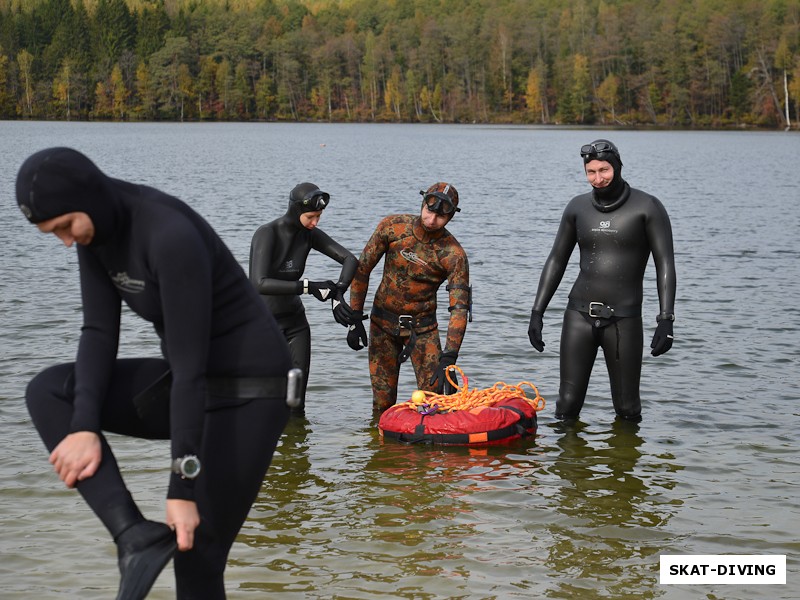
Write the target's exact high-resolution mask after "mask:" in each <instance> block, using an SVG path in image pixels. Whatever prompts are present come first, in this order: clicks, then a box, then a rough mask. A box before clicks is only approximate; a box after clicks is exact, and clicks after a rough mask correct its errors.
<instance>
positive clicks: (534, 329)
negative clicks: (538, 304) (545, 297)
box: [528, 310, 544, 352]
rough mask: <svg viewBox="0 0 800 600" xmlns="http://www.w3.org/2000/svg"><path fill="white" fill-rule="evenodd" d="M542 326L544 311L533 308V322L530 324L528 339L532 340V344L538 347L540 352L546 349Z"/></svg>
mask: <svg viewBox="0 0 800 600" xmlns="http://www.w3.org/2000/svg"><path fill="white" fill-rule="evenodd" d="M542 327H543V325H542V313H540V312H539V311H538V310H531V323H530V325H528V339H529V340H530V341H531V346H533V347H534V348H536V349H537V350H538V351H539V352H541V351H542V350H544V341H542Z"/></svg>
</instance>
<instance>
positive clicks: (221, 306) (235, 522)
mask: <svg viewBox="0 0 800 600" xmlns="http://www.w3.org/2000/svg"><path fill="white" fill-rule="evenodd" d="M16 194H17V202H18V204H19V206H20V209H21V210H22V212H23V213H24V214H25V216H26V217H27V218H28V219H29V220H30V221H31V222H32V223H35V224H36V225H37V226H38V228H39V229H40V230H41V231H42V232H45V233H54V234H55V235H56V236H58V237H59V238H60V239H61V240H62V241H63V242H64V244H65V245H66V246H72V245H73V243H77V244H78V250H77V252H78V263H79V266H80V282H81V295H82V301H83V328H82V330H81V336H80V343H79V346H78V353H77V358H76V359H75V362H74V363H68V364H62V365H58V366H54V367H50V368H48V369H46V370H44V371H42V372H41V373H40V374H39V375H37V376H36V377H35V378H34V379H33V380H32V381H31V382H30V384H29V385H28V389H27V392H26V399H27V404H28V409H29V411H30V414H31V417H32V419H33V423H34V425H35V426H36V428H37V429H38V431H39V434H40V435H41V437H42V439H43V440H44V443H45V445H46V446H47V448H48V450H50V452H51V454H50V462H51V463H52V464H53V466H54V469H55V470H56V472H57V473H58V475H59V477H60V478H61V479H62V480H63V481H64V483H65V484H66V485H67V486H68V487H75V488H77V489H78V491H79V492H80V493H81V495H82V496H83V498H84V499H85V500H86V502H87V503H88V504H89V506H90V507H91V508H92V510H93V511H94V512H95V513H96V514H97V516H98V517H99V518H100V520H101V521H102V523H103V524H104V525H105V526H106V528H107V529H108V531H109V533H110V534H111V536H112V537H113V539H114V541H115V542H116V544H117V553H118V558H119V568H120V574H121V579H120V586H119V592H118V596H117V598H118V599H126V600H132V599H138V598H144V597H145V596H146V595H147V592H148V591H149V589H150V588H151V586H152V584H153V582H154V581H155V579H156V577H157V576H158V574H159V572H160V571H161V570H162V569H163V567H164V565H165V564H166V563H167V562H168V561H169V560H170V558H172V556H173V554H174V558H175V579H176V583H177V597H178V598H180V599H203V600H216V599H220V598H224V597H225V588H224V581H223V574H224V570H225V563H226V561H227V557H228V553H229V551H230V548H231V545H232V544H233V542H234V539H235V537H236V535H237V533H238V532H239V529H240V528H241V526H242V523H243V522H244V520H245V518H246V517H247V514H248V511H249V510H250V507H251V505H252V503H253V501H254V500H255V498H256V496H257V494H258V491H259V489H260V487H261V483H262V481H263V478H264V475H265V473H266V471H267V468H268V466H269V464H270V461H271V459H272V455H273V452H274V450H275V447H276V444H277V441H278V438H279V437H280V435H281V432H282V431H283V428H284V427H285V425H286V423H287V420H288V418H289V409H288V407H287V405H286V374H287V371H288V370H289V369H291V360H290V356H289V350H288V348H287V345H286V342H285V340H284V338H283V336H282V335H281V332H280V330H279V329H278V326H277V324H276V322H275V320H274V319H273V317H272V315H271V314H270V313H269V311H268V310H267V309H266V308H265V307H264V304H263V302H261V301H260V300H259V298H258V294H256V293H255V291H254V290H253V288H252V286H251V285H250V282H249V281H248V280H247V277H246V276H245V274H244V272H243V271H242V269H241V267H240V266H239V264H238V263H237V261H236V260H235V259H234V257H233V256H232V254H231V253H230V251H229V250H228V248H227V247H226V246H225V244H224V243H223V242H222V241H221V240H220V238H219V237H218V236H217V234H216V233H215V232H214V231H213V230H212V228H211V227H210V226H209V225H208V223H206V222H205V221H204V220H203V219H202V218H201V217H200V216H199V215H198V214H197V213H195V212H194V211H193V210H192V209H191V208H189V207H188V206H187V205H186V204H184V203H183V202H181V201H180V200H178V199H176V198H174V197H172V196H169V195H167V194H165V193H162V192H160V191H158V190H156V189H153V188H150V187H147V186H143V185H134V184H132V183H127V182H124V181H120V180H117V179H112V178H110V177H108V176H106V175H104V174H103V173H102V172H101V171H100V170H99V169H98V168H97V167H96V166H95V165H94V164H93V163H92V162H91V161H90V160H89V159H88V158H86V157H85V156H84V155H83V154H80V153H79V152H76V151H75V150H71V149H68V148H50V149H47V150H42V151H40V152H37V153H36V154H34V155H32V156H31V157H30V158H28V159H27V160H26V161H25V162H24V164H23V165H22V167H21V169H20V171H19V174H18V177H17V188H16ZM123 301H124V302H125V303H126V304H127V305H128V306H129V307H130V308H131V309H132V310H133V311H134V312H135V313H136V314H138V315H139V316H141V317H142V318H144V319H145V320H147V321H150V322H151V323H152V324H153V326H154V328H155V330H156V332H157V333H158V335H159V337H160V338H161V342H162V351H163V355H164V358H163V359H162V358H129V359H119V358H117V347H118V343H119V339H120V316H121V310H122V302H123ZM103 432H114V433H118V434H122V435H127V436H132V437H138V438H148V439H169V440H170V441H171V459H170V458H169V457H167V456H165V457H164V469H165V472H166V471H168V470H171V474H170V475H169V488H168V491H167V500H166V524H163V523H157V522H154V521H149V520H145V518H144V516H142V514H141V512H140V511H139V509H138V507H137V505H136V503H135V502H134V500H133V498H132V496H131V494H130V492H129V491H128V489H127V488H126V486H125V482H124V481H123V479H122V476H121V474H120V471H119V468H118V466H117V463H116V460H115V458H114V454H113V453H112V451H111V448H110V447H109V445H108V443H107V441H106V438H105V436H104V434H103ZM176 546H177V549H178V550H179V552H177V553H175V549H176Z"/></svg>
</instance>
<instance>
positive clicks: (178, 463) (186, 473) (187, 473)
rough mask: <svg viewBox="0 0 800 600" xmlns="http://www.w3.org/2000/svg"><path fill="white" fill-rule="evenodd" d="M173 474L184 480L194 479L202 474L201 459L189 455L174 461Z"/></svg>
mask: <svg viewBox="0 0 800 600" xmlns="http://www.w3.org/2000/svg"><path fill="white" fill-rule="evenodd" d="M172 472H173V473H175V474H176V475H180V476H181V478H183V479H194V478H195V477H197V476H198V475H199V474H200V459H199V458H197V457H196V456H195V455H194V454H187V455H186V456H181V457H180V458H176V459H175V460H173V461H172Z"/></svg>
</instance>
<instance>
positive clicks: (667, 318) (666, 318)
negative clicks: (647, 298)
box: [656, 313, 675, 323]
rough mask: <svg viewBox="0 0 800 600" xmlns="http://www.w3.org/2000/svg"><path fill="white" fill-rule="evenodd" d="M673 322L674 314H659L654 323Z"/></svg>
mask: <svg viewBox="0 0 800 600" xmlns="http://www.w3.org/2000/svg"><path fill="white" fill-rule="evenodd" d="M674 320H675V313H661V314H660V315H658V316H657V317H656V323H660V322H661V321H674Z"/></svg>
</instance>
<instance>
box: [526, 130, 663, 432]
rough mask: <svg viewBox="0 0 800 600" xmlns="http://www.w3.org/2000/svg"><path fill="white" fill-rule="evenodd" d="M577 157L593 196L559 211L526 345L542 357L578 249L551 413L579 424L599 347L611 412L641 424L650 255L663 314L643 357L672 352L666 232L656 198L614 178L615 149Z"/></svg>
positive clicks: (591, 149)
mask: <svg viewBox="0 0 800 600" xmlns="http://www.w3.org/2000/svg"><path fill="white" fill-rule="evenodd" d="M581 156H582V157H583V162H584V167H585V171H586V177H587V179H588V180H589V183H590V184H591V185H592V188H593V189H592V191H591V192H588V193H586V194H581V195H580V196H576V197H575V198H573V199H572V200H571V201H570V203H569V204H568V205H567V208H566V209H565V210H564V214H563V216H562V218H561V224H560V225H559V228H558V233H557V234H556V239H555V242H554V244H553V249H552V250H551V252H550V256H549V257H548V258H547V261H546V262H545V265H544V269H543V270H542V274H541V277H540V279H539V288H538V290H537V292H536V300H535V301H534V303H533V309H532V311H531V320H530V326H529V328H528V337H529V338H530V342H531V345H532V346H533V347H534V348H536V349H537V350H538V351H539V352H541V351H542V350H544V342H543V341H542V315H543V314H544V311H545V309H546V308H547V305H548V304H549V303H550V300H551V299H552V297H553V294H554V293H555V291H556V288H557V287H558V285H559V283H560V282H561V278H562V277H563V276H564V270H565V269H566V267H567V262H568V261H569V257H570V255H571V254H572V250H573V248H574V247H575V244H578V246H579V247H580V274H579V275H578V278H577V280H576V281H575V284H574V285H573V286H572V290H571V291H570V293H569V303H568V304H567V310H566V311H565V313H564V325H563V329H562V331H561V355H560V369H561V384H560V387H559V390H558V402H557V404H556V415H555V416H556V417H557V418H559V419H577V418H578V415H579V414H580V412H581V408H582V407H583V402H584V399H585V398H586V390H587V388H588V385H589V376H590V375H591V372H592V366H593V365H594V360H595V357H596V356H597V349H598V348H602V349H603V354H604V356H605V361H606V366H607V368H608V375H609V380H610V383H611V397H612V400H613V402H614V409H615V410H616V412H617V415H619V416H620V417H621V418H623V419H628V420H631V421H639V420H641V412H642V407H641V400H640V398H639V379H640V376H641V371H642V345H643V332H642V295H643V294H642V282H643V279H644V272H645V268H646V266H647V261H648V259H649V257H650V254H651V253H652V254H653V259H654V261H655V266H656V279H657V288H658V298H659V304H660V305H661V307H660V308H661V312H660V314H659V315H658V317H657V318H656V322H657V323H658V325H657V327H656V332H655V335H654V336H653V341H652V343H651V344H650V347H651V348H652V352H651V354H652V355H653V356H658V355H659V354H663V353H664V352H667V351H668V350H669V349H670V348H671V347H672V324H673V321H674V320H675V314H674V305H675V261H674V256H673V250H672V227H671V225H670V221H669V217H668V216H667V211H666V210H665V209H664V206H663V205H662V204H661V202H660V201H659V200H658V199H657V198H655V197H653V196H651V195H649V194H646V193H645V192H642V191H640V190H636V189H633V188H631V187H630V186H629V185H628V184H627V182H626V181H625V180H624V179H622V160H621V159H620V155H619V151H618V150H617V148H616V146H615V145H614V144H612V143H611V142H609V141H608V140H597V141H595V142H592V143H591V144H588V145H585V146H583V147H581Z"/></svg>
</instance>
